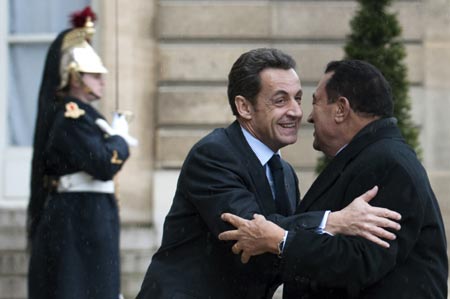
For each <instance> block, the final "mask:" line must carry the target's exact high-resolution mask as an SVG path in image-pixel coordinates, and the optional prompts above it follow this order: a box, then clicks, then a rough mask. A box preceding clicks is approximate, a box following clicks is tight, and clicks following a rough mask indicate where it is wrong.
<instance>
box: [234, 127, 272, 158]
mask: <svg viewBox="0 0 450 299" xmlns="http://www.w3.org/2000/svg"><path fill="white" fill-rule="evenodd" d="M241 130H242V133H243V134H244V138H245V140H246V141H247V143H248V145H250V148H251V149H252V150H253V152H254V153H255V155H256V157H258V160H259V162H261V165H262V166H264V165H266V163H267V162H268V161H269V160H270V158H272V156H273V155H274V154H280V151H279V150H278V151H277V152H276V153H274V152H273V151H272V150H271V149H270V148H269V147H268V146H267V145H265V144H264V143H262V142H261V140H259V139H257V138H255V137H254V136H253V135H252V134H250V132H248V131H247V130H246V129H245V128H243V127H242V126H241Z"/></svg>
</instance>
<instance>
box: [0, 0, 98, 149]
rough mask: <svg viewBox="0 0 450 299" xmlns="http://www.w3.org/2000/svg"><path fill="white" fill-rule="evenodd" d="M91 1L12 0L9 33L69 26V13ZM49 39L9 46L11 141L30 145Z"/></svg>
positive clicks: (41, 32) (23, 32)
mask: <svg viewBox="0 0 450 299" xmlns="http://www.w3.org/2000/svg"><path fill="white" fill-rule="evenodd" d="M89 3H90V1H89V0H70V1H61V0H35V1H30V0H10V1H9V35H10V36H11V35H12V36H13V35H15V34H27V35H28V34H49V33H51V34H54V35H55V36H56V34H57V33H59V32H60V31H62V30H63V29H65V28H68V27H69V26H70V24H69V15H70V14H71V13H72V12H73V11H76V10H81V9H83V8H84V7H85V6H86V5H88V4H89ZM48 46H49V42H43V43H15V44H10V45H9V74H8V87H9V89H8V129H9V130H8V131H9V144H10V145H14V146H31V144H32V142H33V132H34V123H35V119H36V109H37V98H38V92H39V90H38V89H39V85H40V83H41V76H42V71H43V67H44V61H45V55H46V52H47V48H48Z"/></svg>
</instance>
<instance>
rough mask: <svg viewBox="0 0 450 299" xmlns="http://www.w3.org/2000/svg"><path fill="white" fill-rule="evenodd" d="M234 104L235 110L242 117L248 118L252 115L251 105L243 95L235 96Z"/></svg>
mask: <svg viewBox="0 0 450 299" xmlns="http://www.w3.org/2000/svg"><path fill="white" fill-rule="evenodd" d="M234 104H235V105H236V109H237V112H238V114H239V116H240V117H242V118H243V119H247V120H250V119H252V115H253V105H252V104H251V103H250V101H248V100H247V99H246V98H244V97H243V96H236V97H235V98H234Z"/></svg>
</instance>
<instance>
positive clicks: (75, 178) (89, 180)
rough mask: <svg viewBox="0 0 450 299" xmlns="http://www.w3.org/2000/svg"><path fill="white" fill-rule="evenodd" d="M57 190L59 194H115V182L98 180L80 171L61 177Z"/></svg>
mask: <svg viewBox="0 0 450 299" xmlns="http://www.w3.org/2000/svg"><path fill="white" fill-rule="evenodd" d="M57 190H58V192H98V193H114V182H113V181H112V180H111V181H100V180H96V179H94V178H93V177H92V176H90V175H89V174H87V173H86V172H83V171H80V172H76V173H72V174H67V175H63V176H62V177H60V178H59V182H58V189H57Z"/></svg>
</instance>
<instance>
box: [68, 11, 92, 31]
mask: <svg viewBox="0 0 450 299" xmlns="http://www.w3.org/2000/svg"><path fill="white" fill-rule="evenodd" d="M88 17H91V21H92V22H95V20H96V19H97V15H96V14H95V12H93V11H92V9H91V7H90V6H86V7H85V8H84V9H83V10H80V11H76V12H74V13H72V14H71V15H70V23H72V26H73V27H74V28H75V27H84V24H85V23H86V19H87V18H88Z"/></svg>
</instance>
